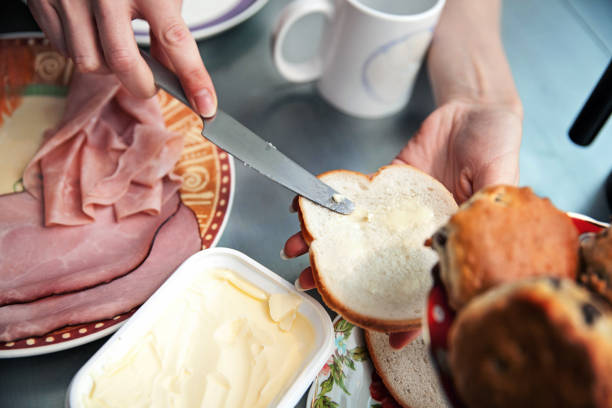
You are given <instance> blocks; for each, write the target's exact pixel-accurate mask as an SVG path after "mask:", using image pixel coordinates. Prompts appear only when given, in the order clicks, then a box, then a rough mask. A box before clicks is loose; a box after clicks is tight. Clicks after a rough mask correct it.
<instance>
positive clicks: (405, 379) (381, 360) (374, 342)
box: [365, 330, 449, 408]
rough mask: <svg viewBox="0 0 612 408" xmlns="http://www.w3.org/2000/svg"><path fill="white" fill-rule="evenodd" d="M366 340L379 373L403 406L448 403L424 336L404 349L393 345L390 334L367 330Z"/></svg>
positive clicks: (433, 406) (426, 407)
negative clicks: (396, 348)
mask: <svg viewBox="0 0 612 408" xmlns="http://www.w3.org/2000/svg"><path fill="white" fill-rule="evenodd" d="M365 340H366V344H367V347H368V352H369V353H370V357H371V359H372V363H373V364H374V368H375V369H376V372H377V373H378V375H379V376H380V378H381V379H382V381H383V383H384V384H385V387H386V388H387V390H388V391H389V393H390V394H391V395H392V396H393V399H394V400H395V401H397V402H398V403H399V404H400V405H401V406H402V407H404V408H446V407H448V406H449V405H448V404H447V403H446V399H445V397H444V393H443V392H442V388H441V386H440V382H439V380H438V376H437V374H436V371H435V370H434V367H433V365H432V364H431V361H430V358H429V350H428V348H427V344H426V343H425V341H424V340H423V337H422V336H419V337H418V338H416V339H415V340H413V341H411V342H410V344H408V345H406V346H405V347H404V348H402V349H401V350H394V349H393V348H391V346H390V345H389V336H387V335H386V334H384V333H378V332H373V331H368V330H366V331H365Z"/></svg>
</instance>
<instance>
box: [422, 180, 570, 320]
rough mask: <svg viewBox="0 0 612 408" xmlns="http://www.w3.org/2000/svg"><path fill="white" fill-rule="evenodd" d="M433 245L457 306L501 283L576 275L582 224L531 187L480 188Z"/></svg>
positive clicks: (453, 302)
mask: <svg viewBox="0 0 612 408" xmlns="http://www.w3.org/2000/svg"><path fill="white" fill-rule="evenodd" d="M436 238H437V239H436ZM433 247H434V249H436V251H437V252H438V255H439V256H440V267H441V268H440V269H441V277H442V281H443V282H444V285H445V287H446V289H447V292H448V294H449V303H450V304H451V306H452V307H454V308H455V309H457V310H458V309H460V308H461V307H462V306H463V305H465V304H466V303H467V302H468V301H469V300H470V299H471V298H473V297H474V296H476V295H478V294H480V293H482V292H484V291H486V290H487V289H489V288H491V287H493V286H496V285H498V284H501V283H504V282H509V281H514V280H518V279H521V278H526V277H532V276H557V277H561V278H569V279H574V278H575V277H576V273H577V268H578V247H579V241H578V231H577V229H576V227H575V226H574V224H573V223H572V221H571V219H570V218H569V216H568V215H567V214H565V213H564V212H562V211H560V210H558V209H557V208H556V207H555V206H554V205H553V204H552V203H551V202H550V201H549V200H548V199H546V198H540V197H538V196H537V195H535V194H534V193H533V192H532V191H531V189H530V188H528V187H524V188H518V187H513V186H503V185H501V186H492V187H488V188H485V189H483V190H481V191H480V192H478V193H476V194H475V195H474V196H473V197H472V198H471V199H470V200H469V201H468V202H466V203H465V204H464V205H462V206H461V207H460V209H459V211H458V212H457V213H455V214H454V215H453V216H452V217H451V218H450V220H449V222H448V223H447V225H446V226H444V227H443V228H442V229H441V230H439V231H438V232H437V233H436V234H435V235H434V239H433Z"/></svg>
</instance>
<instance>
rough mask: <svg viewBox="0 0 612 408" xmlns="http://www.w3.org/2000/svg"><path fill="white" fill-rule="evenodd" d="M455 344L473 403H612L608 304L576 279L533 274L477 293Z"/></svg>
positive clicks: (464, 392)
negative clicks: (580, 285) (485, 291)
mask: <svg viewBox="0 0 612 408" xmlns="http://www.w3.org/2000/svg"><path fill="white" fill-rule="evenodd" d="M449 345H450V346H449V347H450V355H449V364H450V368H451V372H452V374H453V380H454V382H455V386H456V388H457V391H458V393H459V395H460V396H461V398H462V399H463V400H464V402H465V403H466V404H467V406H468V407H470V408H481V407H482V408H485V407H486V408H505V407H512V408H516V407H539V408H547V407H550V408H559V407H567V408H572V407H583V408H584V407H593V408H599V407H601V408H604V407H606V408H610V407H612V317H611V315H610V310H609V306H608V305H607V304H606V303H605V302H602V301H600V300H599V299H598V298H595V297H594V296H593V295H592V294H591V293H589V292H588V291H587V290H586V289H584V288H581V287H579V286H578V285H576V284H575V283H574V282H572V281H570V280H567V279H558V278H533V279H527V280H524V281H520V282H515V283H510V284H505V285H502V286H499V287H497V288H495V289H492V290H490V291H488V292H487V293H485V294H483V295H480V296H478V297H476V298H474V299H473V300H472V301H471V302H470V303H469V304H468V305H467V306H466V307H465V308H464V309H462V310H461V312H460V313H459V315H458V317H457V319H456V320H455V322H454V324H453V326H452V327H451V332H450V337H449Z"/></svg>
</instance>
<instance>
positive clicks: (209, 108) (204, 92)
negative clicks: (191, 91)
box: [193, 88, 217, 118]
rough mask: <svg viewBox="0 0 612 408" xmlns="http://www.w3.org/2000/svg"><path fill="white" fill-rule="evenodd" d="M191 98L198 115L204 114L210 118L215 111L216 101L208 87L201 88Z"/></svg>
mask: <svg viewBox="0 0 612 408" xmlns="http://www.w3.org/2000/svg"><path fill="white" fill-rule="evenodd" d="M193 98H194V100H195V104H196V108H197V109H198V112H200V115H202V116H204V117H205V118H210V117H211V116H214V115H215V113H216V112H217V103H216V102H215V98H213V96H212V93H211V92H210V91H209V90H208V89H206V88H204V89H201V90H200V91H198V92H197V93H196V94H195V95H194V96H193Z"/></svg>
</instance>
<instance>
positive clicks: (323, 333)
mask: <svg viewBox="0 0 612 408" xmlns="http://www.w3.org/2000/svg"><path fill="white" fill-rule="evenodd" d="M217 268H224V269H230V270H232V271H234V272H235V273H236V274H237V275H238V276H240V277H241V278H243V279H245V280H247V281H249V282H251V283H252V284H254V285H255V286H257V287H259V288H260V289H262V290H264V291H266V292H268V293H287V292H292V293H295V294H297V295H298V296H300V297H302V298H303V300H304V301H303V302H302V304H301V305H300V307H299V309H298V311H299V312H300V313H301V314H303V315H304V316H305V317H306V318H307V319H308V321H309V322H310V323H311V324H312V326H313V328H314V330H315V344H314V347H313V349H312V351H311V352H310V355H308V356H306V357H305V358H304V361H303V363H302V365H301V367H300V369H299V370H298V371H297V372H296V373H295V375H294V377H293V378H292V379H291V381H289V383H288V385H287V386H286V387H285V388H284V389H283V390H282V391H281V392H280V393H279V395H277V397H276V398H275V399H274V400H273V401H272V403H271V404H270V407H294V406H295V405H296V404H297V402H298V401H299V400H300V398H301V397H302V395H303V394H304V392H305V391H306V390H307V388H308V386H309V385H310V383H311V382H312V380H313V379H314V378H315V377H316V375H317V373H318V372H319V371H320V369H321V368H322V367H323V365H324V364H325V362H326V361H327V359H328V358H329V356H330V355H331V353H332V351H333V346H334V329H333V326H332V323H331V320H330V318H329V315H328V314H327V313H326V312H325V310H324V309H323V307H322V306H321V305H320V304H319V303H318V302H316V301H315V300H314V299H312V298H311V297H310V296H308V295H306V294H304V293H301V292H298V291H297V290H295V288H294V286H293V285H292V284H290V283H289V282H287V281H286V280H284V279H283V278H281V277H280V276H278V275H276V274H275V273H274V272H272V271H271V270H269V269H267V268H266V267H264V266H263V265H261V264H259V263H257V262H255V261H254V260H252V259H251V258H249V257H247V256H246V255H244V254H242V253H240V252H238V251H235V250H233V249H227V248H214V249H207V250H204V251H200V252H198V253H196V254H194V255H193V256H191V257H190V258H189V259H187V260H186V261H185V262H184V263H183V264H182V265H181V266H180V267H179V268H178V269H177V270H176V272H175V273H174V274H173V275H172V276H171V277H170V278H169V279H168V280H167V281H166V282H165V283H164V284H163V285H162V286H161V287H160V288H159V289H158V290H157V291H156V292H155V293H154V294H153V296H151V297H150V298H149V300H147V302H146V303H145V304H144V305H143V306H141V307H140V309H138V311H137V312H136V313H135V314H134V316H132V317H131V318H130V320H129V321H128V322H127V323H126V324H125V325H124V326H123V327H121V329H119V331H117V332H116V333H115V334H114V335H113V336H112V337H111V338H110V339H109V340H108V341H107V342H106V343H105V344H104V345H103V346H102V347H101V348H100V350H98V351H97V352H96V354H94V355H93V356H92V357H91V358H90V359H89V361H87V363H85V365H84V366H83V367H81V369H80V370H79V371H78V372H77V374H76V375H75V376H74V378H73V379H72V382H71V383H70V387H69V388H68V392H67V395H66V406H67V407H69V408H78V407H81V401H82V396H83V395H84V394H88V393H89V391H90V389H91V386H92V380H91V376H90V375H89V374H90V373H95V372H97V371H98V370H100V369H101V368H102V366H103V365H104V364H105V363H106V362H109V361H112V360H113V355H111V354H110V353H114V355H115V356H116V355H118V354H119V355H121V354H123V353H125V352H127V351H128V350H129V349H130V348H131V347H132V346H133V345H134V344H135V342H136V341H138V340H139V339H140V338H141V337H142V335H143V332H144V331H145V330H146V329H147V328H148V327H150V326H151V324H152V323H153V322H154V321H155V320H156V318H157V317H158V316H159V315H160V314H161V312H162V310H163V309H164V308H165V307H166V305H168V304H169V303H170V302H171V301H172V300H173V299H175V298H176V297H178V296H181V294H182V293H183V292H184V291H185V290H186V289H187V288H188V287H189V285H190V283H191V282H192V281H193V280H194V279H195V278H196V276H197V274H201V273H207V272H208V271H210V270H212V269H217Z"/></svg>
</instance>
